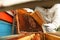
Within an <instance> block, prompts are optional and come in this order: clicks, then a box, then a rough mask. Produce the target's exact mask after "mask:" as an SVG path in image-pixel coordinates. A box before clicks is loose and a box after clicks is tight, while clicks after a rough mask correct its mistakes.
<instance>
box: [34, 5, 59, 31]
mask: <svg viewBox="0 0 60 40" xmlns="http://www.w3.org/2000/svg"><path fill="white" fill-rule="evenodd" d="M35 10H37V11H39V12H40V13H41V14H42V15H43V17H44V19H45V21H46V22H47V23H46V24H44V25H43V26H44V27H45V28H46V30H47V31H48V32H56V30H57V29H58V28H59V26H60V4H55V5H54V6H53V7H52V8H50V9H44V8H42V7H36V9H35Z"/></svg>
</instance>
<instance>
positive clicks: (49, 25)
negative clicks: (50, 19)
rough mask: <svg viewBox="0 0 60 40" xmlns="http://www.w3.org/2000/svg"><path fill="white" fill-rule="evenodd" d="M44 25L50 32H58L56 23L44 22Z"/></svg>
mask: <svg viewBox="0 0 60 40" xmlns="http://www.w3.org/2000/svg"><path fill="white" fill-rule="evenodd" d="M44 27H45V28H46V30H47V31H48V32H53V33H54V32H56V30H55V29H56V26H55V25H54V24H51V23H49V24H44Z"/></svg>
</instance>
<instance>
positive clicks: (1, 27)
mask: <svg viewBox="0 0 60 40" xmlns="http://www.w3.org/2000/svg"><path fill="white" fill-rule="evenodd" d="M11 34H12V24H10V23H8V22H5V21H2V20H0V37H1V36H8V35H11Z"/></svg>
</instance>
